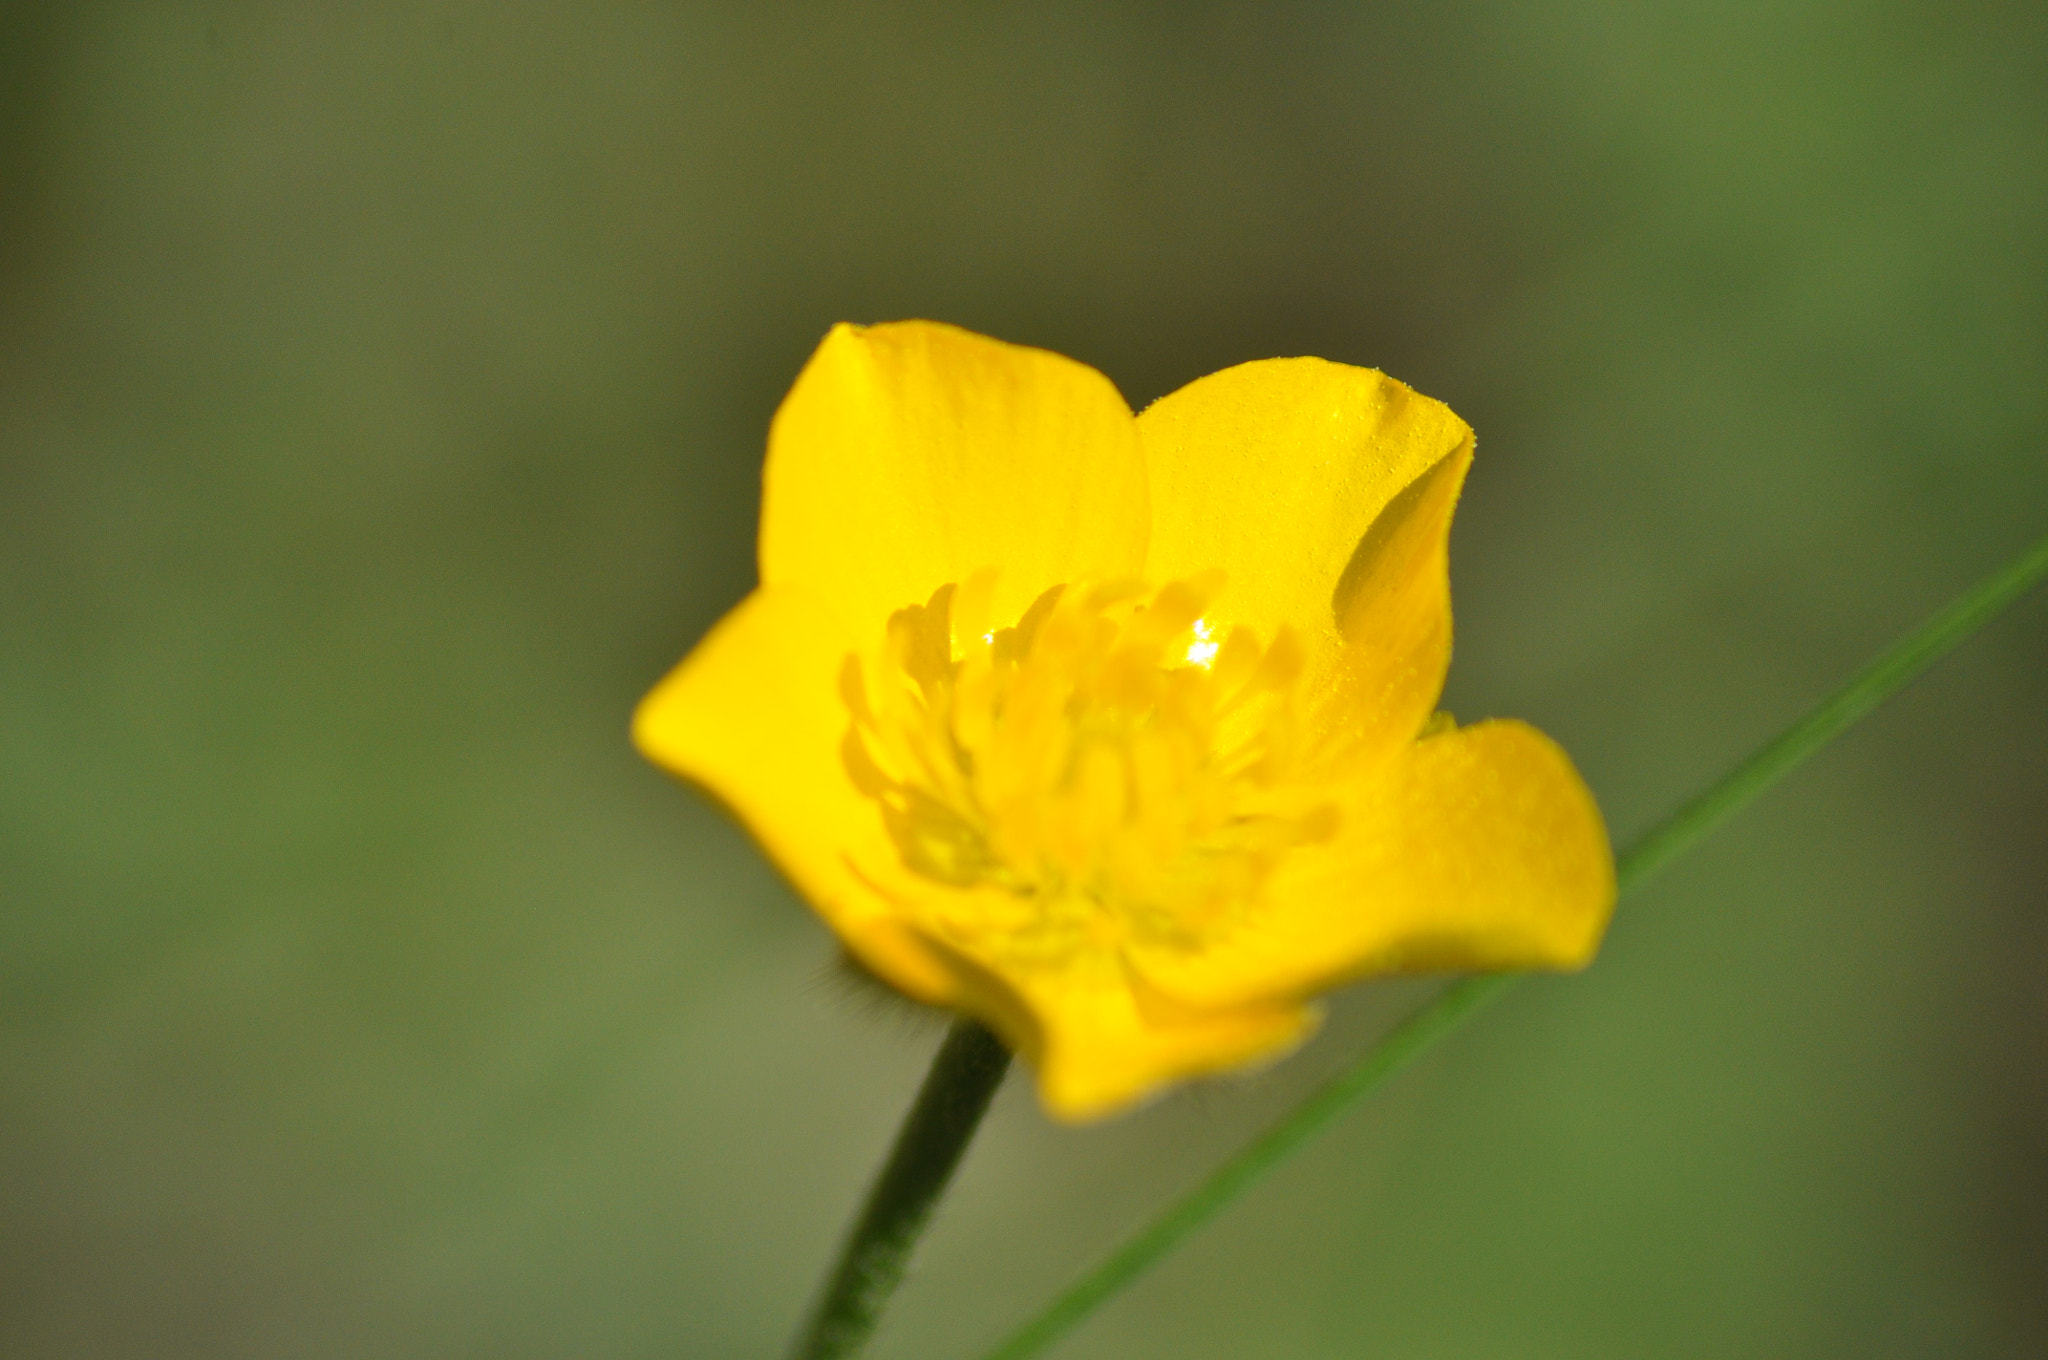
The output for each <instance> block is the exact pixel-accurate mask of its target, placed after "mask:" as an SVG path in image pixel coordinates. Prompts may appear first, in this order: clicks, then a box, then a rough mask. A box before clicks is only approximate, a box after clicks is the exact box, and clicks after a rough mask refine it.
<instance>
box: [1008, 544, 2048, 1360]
mask: <svg viewBox="0 0 2048 1360" xmlns="http://www.w3.org/2000/svg"><path fill="white" fill-rule="evenodd" d="M2043 578H2048V537H2044V538H2041V539H2039V540H2038V541H2036V542H2035V543H2034V544H2033V545H2032V546H2031V547H2029V548H2027V549H2026V550H2025V551H2024V552H2022V553H2020V555H2019V556H2018V557H2016V558H2014V559H2013V560H2012V561H2011V562H2010V563H2008V564H2007V565H2006V566H2004V567H2002V568H2001V569H1999V570H1998V571H1996V572H1993V573H1992V574H1991V575H1990V576H1987V577H1985V578H1984V579H1983V580H1981V581H1979V582H1978V583H1977V584H1976V585H1975V586H1973V587H1971V588H1970V589H1969V590H1968V591H1966V592H1965V593H1964V594H1963V596H1962V597H1961V598H1960V599H1958V600H1956V601H1955V603H1953V604H1951V605H1949V606H1948V608H1946V609H1944V610H1942V611H1941V612H1940V613H1939V614H1936V615H1935V616H1934V617H1933V618H1931V619H1929V620H1928V621H1927V622H1926V623H1924V624H1922V625H1921V626H1920V627H1918V628H1916V629H1915V630H1913V631H1912V632H1911V633H1908V634H1907V635H1906V636H1905V637H1903V638H1901V639H1900V640H1899V641H1898V642H1896V643H1894V644H1893V645H1892V646H1891V647H1890V649H1888V650H1887V651H1886V652H1884V654H1883V655H1881V656H1879V657H1878V658H1877V659H1876V660H1875V661H1873V662H1871V663H1870V665H1868V666H1866V667H1865V668H1864V669H1863V670H1862V671H1860V672H1859V673H1858V674H1857V675H1855V676H1854V677H1853V678H1851V679H1850V680H1849V682H1848V683H1847V684H1845V685H1843V686H1842V687H1841V688H1840V689H1838V690H1836V691H1835V692H1834V693H1833V694H1832V695H1830V696H1828V697H1827V698H1826V699H1824V700H1822V701H1821V703H1820V704H1819V705H1817V706H1816V707H1815V708H1814V709H1813V710H1812V711H1811V712H1809V713H1808V714H1807V715H1806V716H1805V717H1803V718H1801V719H1800V720H1799V721H1798V722H1796V723H1794V724H1792V726H1791V727H1789V728H1787V729H1786V730H1785V731H1784V732H1783V733H1782V734H1781V735H1779V736H1778V737H1776V738H1774V739H1773V740H1771V741H1770V742H1767V743H1766V744H1765V745H1764V746H1763V747H1761V748H1760V749H1759V750H1757V751H1756V753H1755V754H1753V755H1751V756H1750V757H1749V759H1747V760H1745V761H1743V762H1742V763H1741V764H1740V765H1737V766H1736V767H1735V768H1734V769H1733V770H1730V771H1729V772H1728V773H1727V774H1726V775H1723V776H1722V777H1721V779H1720V780H1719V781H1717V782H1716V783H1714V784H1713V785H1711V786H1710V787H1709V788H1707V790H1706V791H1705V792H1703V793H1701V794H1699V795H1698V796H1697V797H1695V798H1693V799H1692V800H1691V801H1690V802H1688V803H1686V804H1685V805H1684V806H1682V807H1680V808H1679V809H1678V811H1676V812H1674V813H1673V814H1671V816H1669V817H1667V818H1666V819H1665V820H1664V821H1663V822H1662V823H1660V824H1659V825H1658V826H1656V827H1654V828H1652V829H1651V830H1650V832H1649V833H1648V834H1646V835H1644V836H1642V837H1641V838H1639V839H1638V840H1637V841H1636V843H1635V844H1634V845H1632V846H1631V847H1629V849H1628V850H1627V851H1626V852H1625V853H1623V854H1622V855H1621V856H1620V858H1619V860H1618V861H1617V862H1616V866H1615V867H1616V870H1617V876H1618V878H1619V880H1620V884H1621V887H1622V888H1623V890H1626V889H1628V888H1632V887H1634V886H1636V885H1637V884H1639V883H1641V882H1642V881H1643V880H1644V879H1646V878H1648V877H1649V876H1650V874H1651V873H1653V872H1654V871H1655V870H1657V869H1659V868H1661V867H1662V866H1663V865H1664V864H1666V863H1668V862H1669V861H1671V860H1672V859H1674V858H1676V857H1677V856H1678V855H1679V854H1680V853H1682V852H1683V851H1685V850H1687V849H1689V848H1691V847H1692V846H1693V845H1694V844H1695V843H1696V842H1698V841H1699V840H1700V839H1701V838H1702V837H1704V836H1705V835H1706V834H1707V833H1708V832H1710V831H1712V830H1713V829H1714V828H1715V827H1716V826H1718V825H1719V824H1720V823H1721V822H1722V821H1723V820H1725V819H1726V818H1727V817H1729V816H1731V815H1732V814H1734V813H1735V812H1736V811H1737V810H1739V809H1740V808H1742V807H1743V806H1744V805H1745V804H1747V803H1748V802H1749V801H1750V800H1751V799H1753V798H1755V797H1756V796H1757V795H1758V794H1760V793H1762V792H1763V791H1764V790H1765V789H1767V788H1769V787H1770V786H1771V785H1773V784H1775V783H1777V782H1778V780H1780V779H1782V778H1784V777H1785V776H1786V775H1787V774H1790V773H1791V772H1792V771H1793V770H1794V769H1795V768H1797V767H1798V766H1799V765H1800V764H1801V763H1802V762H1804V761H1805V760H1806V758H1807V757H1808V756H1810V755H1812V754H1813V753H1814V752H1815V751H1818V750H1819V749H1820V748H1821V747H1823V746H1825V745H1826V744H1827V743H1828V742H1829V741H1830V740H1832V739H1833V738H1834V737H1835V736H1837V735H1839V734H1840V733H1841V732H1842V731H1843V730H1845V729H1846V728H1848V727H1849V726H1851V725H1852V724H1854V723H1855V722H1856V721H1857V720H1858V719H1860V718H1862V717H1863V716H1865V715H1866V714H1868V713H1869V712H1870V711H1871V710H1872V709H1874V708H1876V707H1877V706H1878V705H1879V704H1881V703H1883V702H1884V701H1885V700H1886V699H1887V698H1889V697H1891V696H1892V695H1893V694H1895V693H1897V692H1898V691H1899V690H1900V689H1901V688H1903V687H1904V686H1905V684H1906V682H1907V681H1909V680H1911V679H1913V677H1914V676H1916V675H1919V674H1920V673H1921V672H1922V671H1924V670H1926V669H1927V668H1928V667H1929V666H1931V665H1933V664H1934V663H1935V662H1936V661H1939V660H1940V659H1941V658H1942V657H1944V656H1946V655H1947V654H1948V653H1949V652H1950V651H1952V650H1954V649H1955V647H1956V646H1957V645H1958V644H1960V643H1961V642H1962V641H1963V640H1964V639H1966V638H1968V637H1969V636H1970V635H1971V634H1972V633H1974V632H1976V631H1977V630H1978V629H1979V628H1982V627H1983V626H1984V625H1985V624H1986V623H1989V622H1990V621H1991V620H1992V619H1993V618H1994V617H1996V616H1997V615H1998V614H1999V612H2000V611H2002V610H2004V609H2005V607H2006V606H2007V605H2010V604H2011V603H2013V601H2015V600H2017V599H2019V598H2020V596H2022V595H2024V594H2025V593H2026V592H2027V591H2028V590H2029V589H2031V588H2032V587H2033V586H2035V585H2037V584H2039V583H2040V581H2041V580H2042V579H2043ZM1520 977H1521V975H1520V974H1515V973H1495V974H1486V975H1479V976H1473V977H1465V978H1460V979H1458V980H1457V981H1455V982H1452V983H1451V984H1450V985H1448V986H1447V987H1445V988H1444V989H1443V990H1442V991H1440V992H1438V993H1437V994H1436V995H1435V996H1434V997H1433V998H1431V999H1430V1000H1429V1001H1426V1002H1424V1003H1423V1004H1422V1005H1421V1006H1420V1007H1418V1008H1417V1009H1416V1010H1414V1011H1413V1012H1411V1013H1410V1014H1409V1015H1408V1017H1407V1018H1406V1019H1404V1020H1402V1021H1401V1022H1400V1023H1399V1024H1398V1025H1396V1026H1394V1028H1393V1029H1392V1030H1390V1031H1389V1032H1388V1033H1387V1034H1386V1036H1385V1037H1383V1038H1382V1039H1381V1040H1380V1041H1379V1042H1378V1043H1376V1044H1374V1045H1373V1046H1372V1047H1371V1048H1369V1049H1367V1050H1366V1051H1365V1053H1364V1054H1362V1055H1361V1056H1360V1057H1358V1058H1357V1059H1355V1060H1354V1061H1353V1062H1352V1064H1351V1065H1350V1066H1349V1067H1347V1068H1345V1069H1344V1070H1342V1071H1340V1072H1338V1073H1337V1075H1335V1076H1333V1077H1331V1078H1329V1079H1328V1080H1326V1081H1325V1082H1324V1083H1323V1084H1322V1085H1320V1086H1318V1087H1317V1088H1316V1089H1315V1090H1314V1091H1312V1092H1310V1093H1309V1095H1308V1096H1307V1098H1306V1099H1304V1100H1303V1101H1302V1102H1301V1103H1300V1104H1299V1105H1296V1106H1295V1107H1294V1108H1293V1109H1292V1110H1290V1111H1288V1113H1287V1114H1286V1115H1284V1116H1282V1117H1281V1119H1280V1120H1279V1122H1277V1123H1275V1124H1273V1125H1272V1126H1271V1127H1269V1128H1268V1129H1267V1130H1266V1132H1264V1133H1263V1134H1261V1135H1259V1136H1258V1137H1257V1138H1255V1139H1253V1140H1252V1142H1251V1143H1250V1144H1249V1145H1247V1146H1246V1147H1245V1148H1244V1149H1243V1150H1242V1151H1240V1152H1238V1153H1237V1154H1236V1155H1235V1156H1233V1157H1231V1158H1230V1159H1229V1160H1228V1161H1226V1162H1225V1163H1224V1164H1223V1165H1222V1166H1220V1167H1218V1168H1217V1169H1216V1170H1215V1171H1213V1172H1211V1173H1210V1175H1209V1178H1208V1179H1207V1180H1205V1181H1203V1182H1202V1183H1201V1184H1200V1185H1197V1186H1196V1187H1195V1188H1194V1189H1192V1190H1190V1191H1188V1192H1187V1193H1185V1194H1183V1195H1182V1196H1181V1197H1180V1198H1179V1199H1177V1200H1175V1201H1174V1202H1173V1203H1172V1204H1170V1205H1168V1206H1167V1207H1166V1209H1165V1210H1164V1211H1163V1212H1162V1213H1160V1214H1159V1215H1158V1216H1157V1217H1155V1218H1154V1219H1153V1220H1152V1221H1151V1222H1150V1223H1147V1224H1146V1225H1145V1226H1144V1227H1142V1228H1140V1229H1139V1230H1138V1231H1137V1232H1136V1233H1135V1234H1133V1235H1132V1236H1131V1237H1130V1238H1128V1239H1126V1240H1125V1241H1124V1243H1123V1245H1121V1246H1119V1247H1117V1248H1116V1249H1115V1250H1114V1251H1112V1252H1111V1253H1110V1254H1109V1255H1108V1256H1106V1257H1104V1258H1103V1259H1102V1260H1101V1261H1099V1262H1097V1263H1096V1264H1095V1266H1094V1267H1093V1268H1092V1269H1091V1270H1089V1271H1088V1273H1087V1274H1085V1275H1083V1276H1082V1277H1081V1278H1080V1279H1079V1280H1077V1281H1075V1282H1074V1283H1073V1284H1072V1285H1070V1286H1068V1288H1067V1290H1066V1292H1065V1293H1063V1294H1061V1295H1060V1296H1059V1297H1058V1298H1056V1299H1054V1300H1053V1301H1052V1302H1051V1303H1050V1304H1048V1305H1047V1306H1046V1307H1045V1308H1044V1309H1043V1310H1042V1311H1040V1312H1039V1313H1038V1315H1037V1316H1036V1317H1033V1318H1031V1319H1030V1320H1029V1321H1027V1322H1026V1323H1025V1324H1024V1325H1023V1326H1021V1327H1019V1328H1018V1329H1017V1330H1016V1331H1014V1332H1012V1333H1011V1334H1010V1335H1009V1337H1008V1338H1007V1339H1005V1340H1004V1341H1003V1342H1002V1343H1001V1344H1000V1345H998V1346H997V1347H996V1348H995V1349H994V1350H991V1351H989V1352H988V1353H987V1354H986V1355H985V1356H984V1357H983V1360H1027V1357H1030V1356H1034V1355H1037V1354H1039V1353H1041V1352H1042V1351H1044V1350H1045V1349H1046V1348H1047V1347H1048V1346H1050V1345H1052V1344H1053V1343H1054V1342H1055V1341H1057V1340H1059V1338H1060V1337H1062V1336H1064V1335H1066V1334H1067V1332H1069V1331H1071V1330H1072V1329H1073V1328H1074V1327H1075V1326H1077V1325H1078V1324H1079V1323H1080V1322H1081V1320H1082V1319H1083V1318H1085V1317H1087V1316H1088V1314H1090V1313H1092V1312H1094V1311H1095V1309H1096V1308H1098V1307H1100V1306H1101V1305H1102V1303H1103V1302H1104V1301H1106V1300H1107V1299H1108V1298H1110V1296H1111V1295H1113V1294H1115V1293H1116V1292H1117V1291H1119V1290H1121V1289H1122V1288H1123V1287H1124V1286H1125V1285H1127V1284H1129V1283H1131V1282H1132V1281H1133V1280H1135V1279H1137V1278H1138V1277H1139V1276H1140V1275H1143V1274H1144V1273H1145V1272H1146V1271H1147V1270H1149V1269H1151V1268H1152V1267H1153V1266H1154V1265H1157V1264H1158V1263H1159V1261H1160V1260H1161V1259H1162V1258H1164V1257H1165V1256H1166V1255H1167V1254H1168V1253H1170V1252H1171V1251H1172V1250H1173V1249H1174V1248H1175V1247H1177V1246H1179V1245H1180V1243H1181V1242H1182V1240H1184V1239H1185V1238H1187V1237H1188V1236H1189V1235H1191V1234H1192V1233H1193V1232H1194V1231H1195V1230H1196V1229H1197V1228H1200V1227H1201V1226H1202V1225H1203V1224H1204V1223H1207V1222H1208V1221H1209V1219H1211V1218H1213V1217H1214V1216H1215V1215H1216V1214H1217V1213H1218V1212H1219V1211H1220V1210H1221V1209H1222V1208H1223V1207H1224V1206H1225V1205H1226V1204H1229V1203H1230V1202H1231V1201H1232V1200H1234V1199H1236V1198H1237V1197H1238V1196H1239V1195H1241V1194H1243V1193H1244V1192H1245V1191H1246V1190H1247V1189H1249V1188H1251V1186H1252V1185H1253V1184H1254V1183H1255V1182H1257V1181H1258V1180H1259V1179H1260V1178H1261V1177H1262V1176H1264V1175H1265V1174H1266V1173H1267V1172H1268V1171H1271V1170H1272V1169H1273V1168H1274V1167H1275V1166H1277V1165H1278V1164H1279V1163H1280V1162H1281V1161H1283V1160H1285V1158H1286V1157H1287V1156H1288V1155H1289V1154H1290V1153H1292V1152H1294V1151H1295V1150H1296V1149H1298V1148H1300V1147H1301V1146H1302V1145H1303V1144H1305V1143H1307V1142H1308V1141H1309V1139H1310V1138H1312V1137H1313V1136H1314V1135H1315V1134H1317V1133H1319V1132H1321V1131H1322V1130H1323V1128H1324V1127H1326V1126H1327V1125H1328V1124H1329V1123H1330V1122H1331V1121H1332V1120H1334V1119H1335V1118H1336V1117H1337V1116H1338V1115H1339V1114H1342V1113H1343V1112H1344V1111H1345V1110H1346V1109H1347V1108H1349V1107H1350V1106H1351V1104H1352V1103H1353V1102H1355V1101H1356V1100H1358V1099H1359V1098H1360V1097H1362V1096H1364V1095H1366V1094H1367V1093H1368V1092H1370V1091H1372V1090H1374V1089H1375V1088H1377V1087H1378V1086H1379V1085H1380V1084H1381V1083H1382V1082H1384V1081H1386V1080H1387V1079H1388V1078H1389V1077H1391V1076H1393V1075H1394V1074H1395V1073H1396V1072H1398V1071H1400V1070H1401V1069H1402V1068H1403V1067H1405V1066H1407V1065H1408V1064H1409V1063H1410V1062H1411V1061H1413V1060H1414V1059H1415V1058H1416V1057H1417V1056H1418V1055H1420V1054H1421V1053H1422V1052H1423V1050H1425V1049H1427V1048H1429V1047H1430V1045H1432V1044H1434V1043H1436V1041H1437V1040H1439V1039H1441V1038H1443V1037H1444V1036H1445V1035H1447V1034H1449V1033H1450V1032H1451V1031H1452V1030H1454V1029H1456V1028H1457V1027H1458V1026H1459V1025H1460V1024H1462V1023H1463V1022H1464V1021H1466V1020H1468V1019H1470V1018H1471V1017H1472V1016H1473V1015H1475V1014H1477V1013H1478V1012H1479V1011H1480V1010H1481V1009H1483V1008H1484V1007H1485V1006H1486V1005H1487V1004H1488V1003H1490V1002H1492V1001H1493V1000H1495V999H1496V998H1498V997H1499V996H1500V994H1501V993H1502V992H1505V991H1506V990H1507V989H1508V988H1509V987H1511V986H1513V985H1514V984H1515V982H1517V981H1518V980H1519V979H1520Z"/></svg>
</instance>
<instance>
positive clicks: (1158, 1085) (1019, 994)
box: [933, 941, 1321, 1124]
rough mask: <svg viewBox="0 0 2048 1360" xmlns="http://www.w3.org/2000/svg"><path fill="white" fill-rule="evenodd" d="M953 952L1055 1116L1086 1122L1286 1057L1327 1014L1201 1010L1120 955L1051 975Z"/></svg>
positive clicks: (966, 994)
mask: <svg viewBox="0 0 2048 1360" xmlns="http://www.w3.org/2000/svg"><path fill="white" fill-rule="evenodd" d="M933 948H934V949H935V950H937V951H938V952H940V953H941V954H944V955H945V956H947V958H948V960H949V962H950V964H951V966H952V968H953V970H954V972H955V974H956V975H957V976H958V977H959V978H960V979H961V983H962V987H963V991H962V995H961V997H960V1000H959V1002H958V1003H957V1004H959V1005H960V1006H961V1007H962V1008H963V1009H965V1010H968V1011H971V1012H973V1013H974V1014H976V1015H977V1016H979V1017H980V1018H981V1019H982V1020H983V1021H984V1022H986V1023H987V1024H988V1025H990V1026H991V1027H993V1028H994V1029H995V1031H996V1032H997V1033H998V1034H1000V1035H1002V1037H1003V1040H1004V1042H1006V1043H1008V1044H1009V1045H1010V1046H1011V1047H1012V1048H1013V1049H1015V1050H1016V1051H1017V1052H1018V1053H1019V1054H1020V1055H1021V1056H1022V1057H1023V1058H1024V1060H1025V1061H1026V1062H1027V1063H1029V1064H1030V1065H1031V1066H1032V1067H1033V1068H1034V1069H1035V1070H1036V1073H1037V1077H1038V1098H1039V1102H1040V1103H1041V1104H1042V1105H1044V1107H1045V1110H1046V1112H1047V1113H1048V1114H1050V1115H1052V1116H1053V1117H1054V1118H1055V1119H1060V1120H1064V1121H1066V1122H1067V1123H1074V1124H1077V1123H1085V1122H1087V1121H1090V1120H1095V1119H1101V1118H1104V1117H1105V1116H1108V1115H1112V1114H1116V1113H1118V1112H1120V1111H1123V1110H1126V1109H1129V1108H1130V1107H1131V1106H1133V1105H1136V1104H1139V1103H1141V1102H1142V1101H1144V1100H1145V1099H1147V1098H1148V1097H1150V1096H1152V1095H1155V1094H1157V1093H1158V1092H1159V1091H1160V1090H1161V1089H1163V1088H1165V1087H1167V1086H1170V1085H1172V1084H1174V1083H1175V1082H1179V1081H1185V1080H1187V1079H1189V1078H1191V1077H1201V1076H1208V1075H1211V1074H1213V1073H1217V1072H1223V1071H1230V1070H1234V1069H1241V1068H1244V1067H1246V1066H1250V1065H1253V1064H1257V1063H1259V1062H1261V1061H1266V1060H1271V1059H1275V1058H1279V1057H1281V1056H1283V1055H1285V1054H1286V1053H1288V1052H1290V1051H1292V1050H1293V1049H1294V1048H1295V1047H1296V1046H1297V1045H1298V1044H1300V1043H1301V1042H1302V1040H1304V1039H1306V1038H1307V1037H1308V1036H1309V1035H1310V1034H1311V1033H1313V1032H1314V1031H1315V1028H1316V1025H1317V1023H1318V1022H1319V1020H1320V1019H1321V1012H1320V1011H1319V1010H1318V1009H1317V1008H1316V1007H1314V1006H1311V1005H1307V1004H1303V1003H1301V1002H1298V1001H1293V1000H1291V999H1288V1000H1281V1001H1278V1002H1273V1003H1254V1004H1251V1005H1245V1006H1228V1007H1209V1008H1203V1009H1192V1008H1189V1007H1185V1006H1182V1005H1180V1004H1178V1003H1177V1002H1175V1001H1174V1000H1172V999H1171V998H1168V997H1165V996H1162V995H1159V994H1157V993H1156V992H1155V991H1153V989H1152V988H1150V987H1149V986H1148V985H1147V984H1146V983H1145V982H1144V980H1143V979H1142V978H1139V977H1136V976H1134V975H1133V974H1132V973H1131V972H1130V970H1129V969H1128V968H1127V967H1125V966H1124V965H1123V964H1122V962H1121V961H1119V960H1118V959H1117V958H1116V957H1115V956H1114V955H1108V954H1102V955H1095V956H1093V957H1089V958H1085V959H1081V960H1077V961H1075V962H1074V963H1072V964H1071V965H1070V966H1068V967H1065V968H1058V969H1050V970H1044V971H1037V970H1030V971H1016V970H1005V971H1004V972H1003V973H1002V974H1000V975H999V974H998V973H997V972H995V971H993V970H992V969H990V968H989V967H987V966H985V964H984V963H983V962H981V961H977V960H975V959H973V958H970V957H968V956H966V955H964V954H957V953H954V952H953V951H952V950H951V949H950V948H948V947H947V946H946V945H945V944H943V943H939V942H936V941H934V942H933Z"/></svg>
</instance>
